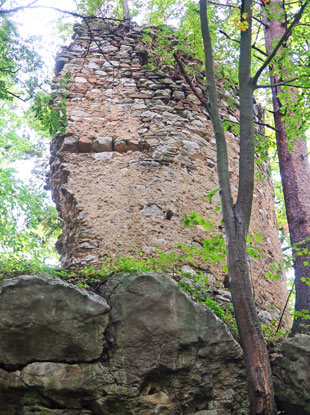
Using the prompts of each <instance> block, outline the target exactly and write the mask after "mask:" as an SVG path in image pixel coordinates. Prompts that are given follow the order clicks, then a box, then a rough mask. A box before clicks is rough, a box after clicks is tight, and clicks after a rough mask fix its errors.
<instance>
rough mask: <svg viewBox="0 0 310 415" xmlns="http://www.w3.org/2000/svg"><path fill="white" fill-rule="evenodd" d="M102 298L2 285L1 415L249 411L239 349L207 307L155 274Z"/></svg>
mask: <svg viewBox="0 0 310 415" xmlns="http://www.w3.org/2000/svg"><path fill="white" fill-rule="evenodd" d="M99 294H100V295H99ZM99 294H90V293H88V292H86V291H85V290H80V289H77V288H75V287H71V286H69V285H68V284H66V283H64V282H63V281H61V280H58V279H55V280H54V279H53V280H52V279H50V278H47V277H46V278H38V277H36V276H23V277H17V278H15V279H12V280H10V281H4V282H1V283H0V305H1V313H0V331H1V337H0V414H1V415H30V414H33V413H36V414H40V415H112V414H113V415H128V414H135V415H151V414H152V415H153V414H162V415H181V414H182V415H228V414H235V415H242V414H244V415H245V414H247V411H248V410H247V392H246V381H245V373H244V369H243V364H242V353H241V350H240V347H239V345H238V344H237V343H236V342H235V340H234V339H233V338H232V336H231V335H230V333H229V332H228V331H227V329H226V327H225V325H224V324H223V323H222V322H221V321H220V320H219V319H218V318H217V317H216V316H215V315H214V314H213V313H212V312H211V311H210V310H209V309H207V308H205V307H203V306H200V305H197V304H195V303H193V302H192V301H191V300H190V298H189V297H188V296H186V295H185V294H184V293H183V292H182V291H181V290H180V289H179V287H178V286H177V284H176V283H175V282H174V281H173V280H171V279H170V278H169V277H166V276H163V275H158V274H145V275H141V276H138V275H135V274H131V275H124V274H118V275H115V276H114V277H112V278H111V279H109V280H108V281H107V282H106V283H105V285H103V286H102V287H101V289H100V293H99ZM18 300H19V302H18ZM4 310H5V312H4ZM83 316H84V318H83ZM56 327H59V329H57V331H56V329H55V330H53V328H56ZM48 329H50V330H48ZM13 339H15V344H14V341H13ZM29 339H33V341H32V342H31V345H32V348H33V350H30V348H29V347H28V345H29V344H30V341H29ZM9 346H10V347H9Z"/></svg>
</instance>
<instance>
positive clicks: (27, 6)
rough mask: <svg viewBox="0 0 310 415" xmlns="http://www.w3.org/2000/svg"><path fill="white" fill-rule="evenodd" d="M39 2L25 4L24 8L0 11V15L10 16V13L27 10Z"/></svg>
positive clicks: (35, 0) (36, 0)
mask: <svg viewBox="0 0 310 415" xmlns="http://www.w3.org/2000/svg"><path fill="white" fill-rule="evenodd" d="M38 1H39V0H34V1H32V2H31V3H28V4H25V6H19V7H15V8H14V9H8V10H0V14H10V13H16V12H18V11H20V10H24V9H29V8H31V7H32V6H33V5H34V4H35V3H37V2H38Z"/></svg>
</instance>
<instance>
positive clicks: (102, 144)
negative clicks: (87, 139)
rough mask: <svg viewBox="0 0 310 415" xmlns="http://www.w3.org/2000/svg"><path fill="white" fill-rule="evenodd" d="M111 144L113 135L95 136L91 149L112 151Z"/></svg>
mask: <svg viewBox="0 0 310 415" xmlns="http://www.w3.org/2000/svg"><path fill="white" fill-rule="evenodd" d="M112 145H113V137H107V136H106V137H97V138H96V140H94V141H93V145H92V146H93V149H94V150H95V151H97V152H98V153H99V152H103V151H112Z"/></svg>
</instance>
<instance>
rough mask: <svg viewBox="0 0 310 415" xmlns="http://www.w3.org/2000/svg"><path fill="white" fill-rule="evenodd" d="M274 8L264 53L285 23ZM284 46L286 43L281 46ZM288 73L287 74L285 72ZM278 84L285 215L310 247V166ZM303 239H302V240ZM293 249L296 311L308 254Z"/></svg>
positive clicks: (298, 326) (305, 292)
mask: <svg viewBox="0 0 310 415" xmlns="http://www.w3.org/2000/svg"><path fill="white" fill-rule="evenodd" d="M273 3H274V5H275V7H277V10H278V16H276V17H275V18H274V19H273V20H272V21H270V20H267V19H266V25H265V43H266V50H267V53H268V54H269V55H270V54H271V52H272V49H273V47H272V45H273V44H274V42H276V41H277V40H278V39H279V38H281V37H282V36H283V35H284V34H285V32H286V30H287V27H286V23H285V20H284V18H283V19H282V18H281V14H283V16H284V13H283V8H282V7H281V6H282V1H281V0H274V1H273ZM283 47H285V45H284V46H283ZM288 75H289V74H288ZM270 81H271V84H277V83H279V82H281V81H285V79H280V78H279V76H276V75H273V74H272V73H271V74H270ZM281 92H282V90H281V87H280V86H277V87H273V88H272V102H273V111H274V121H275V127H276V130H277V131H276V141H277V149H278V158H279V164H280V173H281V180H282V187H283V193H284V201H285V207H286V215H287V221H288V226H289V232H290V239H291V244H292V245H294V244H299V245H298V248H306V249H307V250H310V242H309V240H308V241H307V239H308V238H309V237H310V210H309V206H310V187H309V183H310V166H309V160H308V153H307V143H306V141H305V140H304V138H303V137H297V138H296V139H295V140H294V147H293V150H292V151H290V150H289V143H288V141H290V140H291V139H292V137H288V135H287V132H286V123H285V121H284V120H283V115H282V113H281V107H282V105H281ZM290 96H291V98H292V101H294V100H296V99H297V97H296V94H295V92H294V89H293V88H290ZM303 241H305V242H304V243H303ZM296 254H297V252H296V251H295V252H294V257H295V260H294V270H295V287H296V303H295V311H298V312H300V311H302V310H305V309H310V286H308V285H306V284H305V283H304V282H302V281H301V278H302V277H306V278H309V277H310V266H305V265H304V264H306V262H305V261H306V260H307V261H308V260H309V255H307V254H305V255H301V256H298V255H296ZM298 332H308V333H309V332H310V320H303V319H301V318H295V319H294V324H293V328H292V333H293V334H295V333H298Z"/></svg>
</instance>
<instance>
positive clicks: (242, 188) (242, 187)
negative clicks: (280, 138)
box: [200, 0, 275, 415]
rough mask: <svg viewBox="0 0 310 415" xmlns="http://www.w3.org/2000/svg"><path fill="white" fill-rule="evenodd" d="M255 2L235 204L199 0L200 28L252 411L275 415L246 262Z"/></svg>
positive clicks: (243, 69) (245, 37)
mask: <svg viewBox="0 0 310 415" xmlns="http://www.w3.org/2000/svg"><path fill="white" fill-rule="evenodd" d="M251 7H252V1H251V0H244V1H243V2H242V13H248V20H247V21H248V22H249V28H248V29H247V30H246V31H245V32H242V34H241V43H240V60H239V90H240V160H239V187H238V198H237V202H236V205H233V200H232V195H231V187H230V181H229V171H228V156H227V146H226V140H225V134H224V130H223V125H222V121H221V118H220V114H219V107H218V97H217V92H216V82H215V76H214V68H213V51H212V43H211V38H210V33H209V26H208V18H207V3H206V0H200V17H201V30H202V36H203V41H204V50H205V58H206V61H205V65H206V76H207V87H206V91H207V95H208V100H209V101H208V102H206V108H207V110H208V112H209V114H210V117H211V121H212V125H213V130H214V134H215V138H216V146H217V168H218V178H219V187H220V195H221V202H222V213H223V219H224V225H225V232H226V238H227V252H228V270H229V282H230V290H231V294H232V301H233V305H234V311H235V316H236V321H237V325H238V331H239V335H240V340H241V346H242V349H243V352H244V358H245V367H246V373H247V378H248V390H249V396H250V414H251V415H258V414H260V415H273V414H274V413H275V403H274V395H273V386H272V380H271V369H270V362H269V356H268V353H267V349H266V345H265V342H264V338H263V335H262V332H261V329H260V324H259V321H258V316H257V311H256V307H255V302H254V297H253V292H252V287H251V283H250V277H249V269H248V262H247V248H246V236H247V232H248V226H249V222H250V216H251V207H252V199H253V187H254V131H253V89H254V86H253V85H252V80H251V78H250V74H251Z"/></svg>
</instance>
